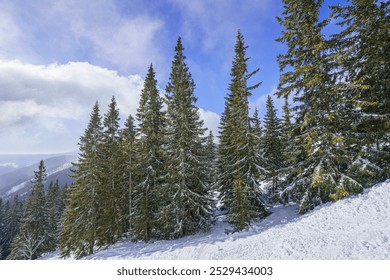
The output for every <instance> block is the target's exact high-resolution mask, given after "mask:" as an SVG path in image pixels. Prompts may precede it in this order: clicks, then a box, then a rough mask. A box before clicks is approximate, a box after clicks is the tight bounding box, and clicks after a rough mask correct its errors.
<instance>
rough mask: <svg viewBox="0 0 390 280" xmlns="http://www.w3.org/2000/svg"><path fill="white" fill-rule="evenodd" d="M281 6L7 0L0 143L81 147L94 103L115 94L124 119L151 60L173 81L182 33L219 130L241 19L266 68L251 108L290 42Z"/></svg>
mask: <svg viewBox="0 0 390 280" xmlns="http://www.w3.org/2000/svg"><path fill="white" fill-rule="evenodd" d="M337 2H338V1H326V4H334V3H337ZM325 10H326V9H325ZM281 13H282V2H281V1H279V0H193V1H185V0H165V1H163V0H162V1H155V0H154V1H153V0H131V1H120V0H95V1H87V0H84V1H80V0H79V1H77V0H57V1H54V0H53V1H51V0H42V1H34V0H32V1H22V0H0V111H1V112H2V113H1V116H0V153H53V152H66V151H71V150H76V149H77V141H78V139H79V136H80V135H81V134H82V132H83V131H84V129H85V126H86V124H87V121H88V114H89V112H90V110H91V108H92V105H93V103H94V102H95V100H98V101H99V103H100V104H101V111H102V114H104V113H105V111H106V106H107V103H108V102H109V100H110V97H111V96H112V95H115V96H116V97H117V99H118V104H119V105H120V106H119V107H120V110H121V117H122V120H123V119H125V118H126V117H127V115H128V114H135V111H136V108H137V106H138V100H139V94H140V90H141V88H142V84H143V78H144V76H145V73H146V71H147V68H148V66H149V64H150V63H153V65H154V67H155V70H156V72H157V79H158V82H159V87H160V88H161V89H164V88H165V85H166V83H167V80H168V77H169V72H170V67H171V61H172V58H173V55H174V46H175V44H176V40H177V37H178V36H181V37H182V41H183V45H184V48H185V55H186V56H187V64H188V66H189V68H190V71H191V73H192V75H193V78H194V80H195V83H196V85H197V87H196V95H197V96H198V103H197V105H198V106H199V107H200V108H201V117H202V118H203V119H204V120H205V123H206V125H207V126H208V127H209V128H210V129H212V130H213V131H214V132H217V130H218V122H219V116H220V115H221V113H222V111H223V107H224V97H225V95H226V93H227V87H228V84H229V80H230V76H229V73H230V67H231V60H232V57H233V48H234V44H235V39H236V38H235V37H236V34H237V30H238V29H240V30H241V32H242V33H243V35H244V37H245V40H246V43H247V45H248V46H249V48H248V49H247V54H248V56H250V57H251V59H250V61H249V68H250V70H254V69H256V68H260V72H259V73H258V74H257V75H256V76H254V77H253V78H252V83H253V84H254V83H257V82H262V85H261V87H260V88H258V89H257V90H255V91H254V92H253V96H252V97H251V99H250V104H251V108H252V109H254V107H255V106H257V107H258V108H259V110H260V112H264V110H265V100H266V96H267V95H269V94H272V93H273V92H274V91H275V89H276V87H277V84H278V79H279V70H278V64H277V62H276V56H277V55H278V54H279V53H282V52H284V51H285V47H284V46H282V45H281V44H279V43H277V42H275V39H276V38H277V37H278V36H280V32H281V27H280V26H279V25H278V23H277V21H276V19H275V17H276V16H280V15H281ZM276 104H277V105H279V104H281V102H279V101H276Z"/></svg>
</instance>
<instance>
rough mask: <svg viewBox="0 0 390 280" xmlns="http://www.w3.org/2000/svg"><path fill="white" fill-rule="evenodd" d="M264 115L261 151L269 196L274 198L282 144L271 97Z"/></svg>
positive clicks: (281, 155)
mask: <svg viewBox="0 0 390 280" xmlns="http://www.w3.org/2000/svg"><path fill="white" fill-rule="evenodd" d="M266 108H267V110H266V115H265V117H264V135H263V150H264V158H265V162H266V168H267V171H268V172H267V179H268V180H270V181H271V185H270V190H269V191H270V196H271V197H274V196H275V194H276V192H277V191H278V185H279V181H280V180H281V169H282V168H283V164H284V159H283V148H284V147H283V146H282V145H283V144H284V143H283V142H282V136H281V129H282V127H281V122H280V120H279V118H278V116H277V110H276V109H275V107H274V103H273V100H272V98H271V96H268V98H267V103H266Z"/></svg>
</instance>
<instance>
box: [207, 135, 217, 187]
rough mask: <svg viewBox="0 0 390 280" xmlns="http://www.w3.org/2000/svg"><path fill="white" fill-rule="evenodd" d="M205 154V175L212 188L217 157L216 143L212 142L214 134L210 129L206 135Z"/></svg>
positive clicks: (214, 180) (215, 173) (215, 174)
mask: <svg viewBox="0 0 390 280" xmlns="http://www.w3.org/2000/svg"><path fill="white" fill-rule="evenodd" d="M205 150H206V151H205V154H206V155H207V168H206V170H207V177H208V182H209V185H210V187H211V188H212V189H214V186H215V182H216V176H217V169H216V168H217V167H216V158H217V145H216V144H215V143H214V135H213V132H212V131H211V130H210V132H209V135H208V136H207V141H206V146H205Z"/></svg>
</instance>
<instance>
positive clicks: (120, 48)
mask: <svg viewBox="0 0 390 280" xmlns="http://www.w3.org/2000/svg"><path fill="white" fill-rule="evenodd" d="M117 5H120V4H118V3H115V1H114V0H96V1H79V0H57V1H34V0H32V1H28V2H26V3H25V2H23V1H12V0H5V1H4V5H3V4H2V11H1V10H0V58H5V59H19V60H22V61H23V62H27V63H35V64H36V63H40V64H47V63H52V62H56V61H62V62H68V61H72V60H87V61H89V62H91V63H94V64H98V65H103V66H106V67H109V68H115V69H117V70H119V71H122V72H125V73H144V72H145V71H146V69H147V67H148V65H149V64H150V62H155V63H159V62H161V61H162V60H163V58H162V56H160V54H161V45H160V44H159V41H158V40H159V38H161V36H163V30H164V22H163V21H162V20H160V19H158V18H153V17H151V16H149V15H147V14H146V13H143V14H135V15H132V16H129V15H126V14H124V13H123V12H122V11H121V10H120V9H119V7H117ZM3 8H4V9H3Z"/></svg>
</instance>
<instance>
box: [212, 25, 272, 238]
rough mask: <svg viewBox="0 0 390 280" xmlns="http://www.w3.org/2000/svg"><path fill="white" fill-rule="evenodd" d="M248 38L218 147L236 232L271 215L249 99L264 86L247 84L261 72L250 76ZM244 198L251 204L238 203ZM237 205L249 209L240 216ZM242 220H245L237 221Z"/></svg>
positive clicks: (240, 50) (236, 65)
mask: <svg viewBox="0 0 390 280" xmlns="http://www.w3.org/2000/svg"><path fill="white" fill-rule="evenodd" d="M246 49H247V46H245V43H244V37H243V36H242V34H241V33H240V32H238V34H237V42H236V45H235V48H234V50H235V56H234V58H233V63H232V69H231V74H230V75H231V83H230V85H229V94H228V96H227V98H226V103H225V110H224V112H223V115H222V118H221V125H220V129H221V130H220V144H219V148H218V157H217V158H218V159H217V160H218V173H219V175H218V182H217V185H218V186H219V189H220V193H221V200H222V203H223V205H224V207H225V208H226V210H227V219H228V221H230V222H231V223H233V225H234V227H235V230H242V229H244V228H246V227H247V226H249V224H250V223H251V222H252V221H253V220H255V219H256V218H262V217H264V216H266V215H267V210H266V209H265V207H264V205H263V195H262V193H261V191H260V189H259V187H258V185H259V180H260V179H261V178H262V177H263V175H264V172H265V169H264V167H263V166H262V164H263V163H262V162H261V157H260V154H259V151H258V150H257V148H256V147H258V140H256V139H257V137H256V135H255V134H254V133H253V129H252V128H251V124H250V118H249V105H248V98H249V96H250V95H251V90H253V89H255V88H257V87H258V86H259V85H260V84H259V83H258V84H256V85H254V86H248V85H247V81H248V80H249V78H251V77H252V76H253V75H254V74H256V73H257V72H258V70H259V69H257V70H255V71H253V72H250V73H248V70H247V61H248V59H249V58H247V57H246V54H245V53H246ZM237 192H239V193H240V199H242V201H245V202H247V203H244V204H240V203H238V202H237V199H239V198H238V197H237ZM237 205H245V207H248V209H243V210H240V213H237V212H236V211H237V209H238V208H237ZM237 217H239V219H242V220H241V221H238V220H237Z"/></svg>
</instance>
